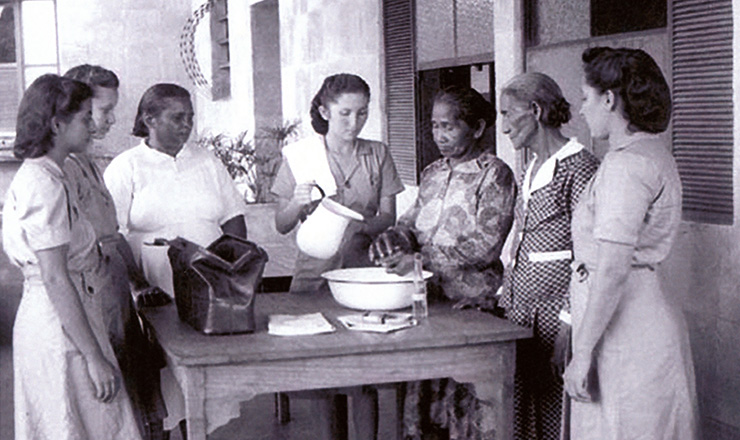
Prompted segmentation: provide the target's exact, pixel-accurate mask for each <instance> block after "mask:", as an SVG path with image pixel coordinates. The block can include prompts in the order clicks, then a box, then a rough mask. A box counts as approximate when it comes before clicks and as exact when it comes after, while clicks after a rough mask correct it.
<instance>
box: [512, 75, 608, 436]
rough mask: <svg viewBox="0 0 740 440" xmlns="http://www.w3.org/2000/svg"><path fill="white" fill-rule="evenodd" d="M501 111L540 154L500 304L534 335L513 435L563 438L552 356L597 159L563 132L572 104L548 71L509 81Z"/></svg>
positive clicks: (523, 195) (520, 206) (516, 137)
mask: <svg viewBox="0 0 740 440" xmlns="http://www.w3.org/2000/svg"><path fill="white" fill-rule="evenodd" d="M500 113H501V129H502V131H503V132H504V134H506V135H508V136H509V139H511V143H512V144H513V147H514V149H515V150H522V149H523V148H529V149H530V151H532V152H533V153H534V158H533V159H532V160H531V161H530V162H529V164H528V165H527V167H526V171H525V173H524V177H523V178H522V181H521V184H520V185H519V188H520V191H519V193H518V195H517V204H516V209H515V221H514V229H513V232H512V236H513V245H512V248H511V249H512V257H511V264H510V266H509V267H507V270H506V275H505V277H504V288H503V289H502V297H501V300H500V301H499V303H500V305H501V306H502V307H504V308H505V309H506V315H507V318H508V319H509V320H511V321H512V322H514V323H516V324H519V325H521V326H524V327H527V328H531V329H532V333H533V337H532V338H531V339H527V340H524V341H521V342H519V343H518V344H517V363H516V366H517V367H516V374H515V379H514V438H516V439H521V440H530V439H532V440H544V439H558V438H559V437H560V425H561V418H562V402H563V384H562V379H561V377H560V374H559V371H560V369H562V366H560V367H559V368H551V365H552V364H551V359H553V357H554V356H553V355H554V348H555V339H556V336H557V334H558V330H559V328H560V327H561V325H560V324H559V319H558V315H559V313H560V312H561V310H563V309H565V308H567V295H568V283H569V281H570V273H571V269H570V263H571V260H572V258H573V255H572V247H573V244H572V241H571V237H570V221H571V216H572V213H573V209H574V208H575V206H576V203H578V198H579V196H580V194H581V192H582V191H583V188H584V187H585V186H586V183H587V182H588V181H589V179H590V178H591V176H593V174H594V173H595V172H596V168H597V167H598V160H597V159H596V158H595V157H594V156H593V154H591V153H590V152H588V151H587V150H586V149H584V147H583V145H581V144H580V143H579V142H578V141H577V140H576V139H575V138H574V139H568V138H566V137H565V136H563V134H562V133H561V132H560V127H561V126H562V125H563V124H565V123H567V122H568V121H569V120H570V116H571V113H570V104H569V103H568V101H566V100H565V98H564V97H563V93H562V91H561V90H560V87H559V86H558V85H557V83H556V82H555V81H554V80H553V79H552V78H550V77H549V76H547V75H544V74H542V73H525V74H522V75H519V76H517V77H515V78H513V79H512V80H511V81H509V83H508V84H506V86H505V87H504V89H503V91H502V92H501V110H500ZM563 325H566V324H563Z"/></svg>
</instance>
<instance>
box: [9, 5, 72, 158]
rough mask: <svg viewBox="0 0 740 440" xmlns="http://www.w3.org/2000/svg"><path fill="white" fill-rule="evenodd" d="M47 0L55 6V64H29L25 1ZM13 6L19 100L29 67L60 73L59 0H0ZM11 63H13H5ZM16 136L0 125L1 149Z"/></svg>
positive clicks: (24, 88)
mask: <svg viewBox="0 0 740 440" xmlns="http://www.w3.org/2000/svg"><path fill="white" fill-rule="evenodd" d="M38 1H45V2H51V3H52V6H53V8H54V37H55V46H56V47H55V48H54V53H55V59H54V64H28V63H26V60H25V42H24V41H23V16H22V14H23V8H22V4H23V3H31V2H38ZM5 6H12V7H13V21H14V23H15V29H14V31H15V57H16V59H15V63H13V64H14V66H15V73H16V87H17V91H18V97H19V102H20V98H21V97H22V96H23V93H24V92H25V90H26V78H27V76H28V75H27V72H26V70H27V69H28V68H29V67H46V66H48V67H52V66H53V68H54V69H53V70H54V73H56V74H59V65H60V62H59V21H58V16H59V14H58V11H57V0H0V7H5ZM5 64H11V63H5ZM14 138H15V130H3V128H2V127H0V150H4V149H7V148H11V147H12V141H13V139H14Z"/></svg>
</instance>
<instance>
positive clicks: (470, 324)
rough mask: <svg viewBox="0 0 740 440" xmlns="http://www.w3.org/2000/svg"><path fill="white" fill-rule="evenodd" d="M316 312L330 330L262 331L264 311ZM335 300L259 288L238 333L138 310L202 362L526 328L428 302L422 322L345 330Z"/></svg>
mask: <svg viewBox="0 0 740 440" xmlns="http://www.w3.org/2000/svg"><path fill="white" fill-rule="evenodd" d="M314 312H321V313H322V314H323V315H324V317H325V318H327V319H328V320H329V322H331V323H332V324H333V325H334V326H335V327H336V329H337V330H336V331H335V332H333V333H324V334H318V335H308V336H275V335H270V334H268V333H267V321H268V316H269V315H272V314H304V313H314ZM357 312H358V311H356V310H350V309H347V308H344V307H342V306H340V305H339V304H337V303H336V302H335V301H334V300H333V298H332V297H331V295H330V294H328V293H317V294H312V295H292V294H287V293H261V294H258V295H257V296H256V299H255V316H256V330H255V331H254V332H253V333H243V334H237V335H204V334H202V333H200V332H198V331H196V330H195V329H193V328H192V327H190V326H189V325H188V324H187V323H185V322H182V321H180V319H179V318H178V316H177V309H176V308H175V305H174V304H170V305H167V306H164V307H160V308H150V309H145V310H144V311H143V315H144V318H145V319H146V321H147V322H148V323H149V324H150V325H151V327H152V328H153V330H154V333H155V336H156V337H157V340H158V341H159V343H160V344H161V345H162V348H163V349H164V350H165V351H166V352H167V353H168V355H169V356H170V357H171V358H173V359H174V360H175V361H176V362H177V364H178V365H183V366H184V365H189V366H198V365H200V366H206V365H226V364H238V363H257V362H269V361H280V360H295V359H304V358H317V357H330V356H342V355H353V354H367V353H377V352H395V351H405V350H417V349H434V348H452V347H460V346H466V345H475V344H490V343H497V342H507V341H512V340H516V339H523V338H528V337H530V336H531V335H532V333H531V331H530V330H529V329H526V328H523V327H520V326H517V325H515V324H512V323H510V322H509V321H506V320H504V319H500V318H497V317H495V316H493V315H490V314H488V313H484V312H480V311H476V310H453V309H452V307H451V306H450V304H430V307H429V318H428V319H427V320H426V322H425V323H423V324H422V325H418V326H414V327H411V328H406V329H403V330H398V331H395V332H391V333H368V332H360V331H352V330H347V329H346V328H345V327H344V326H343V325H342V324H341V323H340V322H339V321H338V320H337V316H342V315H345V314H350V313H357Z"/></svg>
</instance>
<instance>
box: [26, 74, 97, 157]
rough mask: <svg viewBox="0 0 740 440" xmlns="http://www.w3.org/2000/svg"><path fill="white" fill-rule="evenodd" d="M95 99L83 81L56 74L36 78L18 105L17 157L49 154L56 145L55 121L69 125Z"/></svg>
mask: <svg viewBox="0 0 740 440" xmlns="http://www.w3.org/2000/svg"><path fill="white" fill-rule="evenodd" d="M92 96H93V92H92V89H90V87H89V86H88V85H87V84H85V83H83V82H80V81H76V80H73V79H69V78H64V77H61V76H59V75H53V74H47V75H42V76H40V77H38V78H36V80H35V81H34V82H33V83H31V85H30V86H29V87H28V89H26V92H25V93H24V94H23V98H22V99H21V102H20V105H19V106H18V117H17V119H16V124H15V142H14V143H13V154H14V155H15V157H17V158H18V159H30V158H34V157H41V156H44V155H45V154H47V153H48V152H49V151H50V150H51V149H52V147H53V146H54V142H53V141H54V139H53V137H54V133H53V131H52V129H51V127H52V118H54V117H56V118H58V119H60V120H61V121H63V122H69V121H70V120H71V119H72V118H73V117H74V115H75V114H76V113H78V112H79V111H80V109H81V108H82V104H83V103H84V102H85V101H87V100H88V99H90V98H92Z"/></svg>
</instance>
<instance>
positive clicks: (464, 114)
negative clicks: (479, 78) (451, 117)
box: [434, 86, 496, 129]
mask: <svg viewBox="0 0 740 440" xmlns="http://www.w3.org/2000/svg"><path fill="white" fill-rule="evenodd" d="M434 102H445V103H447V104H449V105H451V106H452V107H453V109H454V110H455V117H456V118H457V119H459V120H461V121H463V122H465V123H466V124H468V127H470V128H472V129H477V128H478V121H480V120H483V121H485V123H486V128H488V127H490V126H492V125H493V123H494V122H495V121H496V115H495V114H494V111H493V106H492V105H491V103H490V102H488V101H486V98H484V97H483V96H482V95H481V94H480V93H478V92H477V91H476V90H475V89H472V88H470V87H461V86H449V87H445V88H443V89H441V90H439V91H438V92H437V94H436V95H435V96H434Z"/></svg>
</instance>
